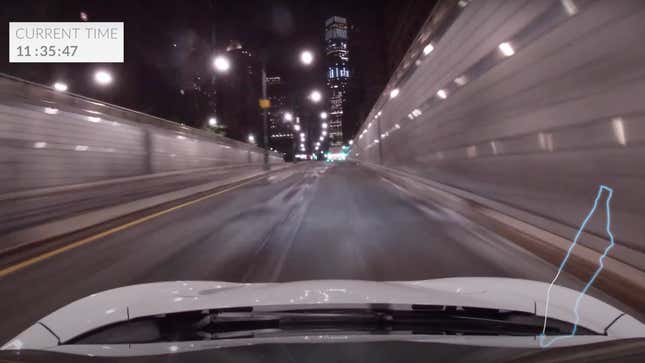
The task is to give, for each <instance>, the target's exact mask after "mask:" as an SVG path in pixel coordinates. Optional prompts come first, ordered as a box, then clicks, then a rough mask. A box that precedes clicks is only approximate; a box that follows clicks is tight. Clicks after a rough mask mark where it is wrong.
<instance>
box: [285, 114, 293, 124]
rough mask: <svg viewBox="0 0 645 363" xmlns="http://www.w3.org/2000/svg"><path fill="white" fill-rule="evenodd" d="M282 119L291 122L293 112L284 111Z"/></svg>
mask: <svg viewBox="0 0 645 363" xmlns="http://www.w3.org/2000/svg"><path fill="white" fill-rule="evenodd" d="M284 120H285V121H288V122H291V121H293V114H292V113H291V112H285V113H284Z"/></svg>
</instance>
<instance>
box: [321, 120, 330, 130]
mask: <svg viewBox="0 0 645 363" xmlns="http://www.w3.org/2000/svg"><path fill="white" fill-rule="evenodd" d="M320 126H322V128H323V129H326V128H327V126H329V125H327V123H326V122H323V123H322V125H320Z"/></svg>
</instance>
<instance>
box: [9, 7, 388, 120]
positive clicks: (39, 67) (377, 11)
mask: <svg viewBox="0 0 645 363" xmlns="http://www.w3.org/2000/svg"><path fill="white" fill-rule="evenodd" d="M2 7H3V17H4V18H5V21H80V16H79V14H80V12H81V11H84V12H86V13H87V15H88V16H89V19H88V21H123V22H124V23H125V47H126V48H125V63H123V64H105V65H101V64H9V63H8V52H7V46H6V45H5V46H3V47H2V52H4V53H3V54H2V55H1V57H2V59H3V63H2V69H0V71H2V72H4V73H8V74H11V75H15V76H18V77H21V78H24V79H27V80H30V81H35V82H38V83H43V84H52V83H53V82H54V81H55V80H58V79H62V80H65V81H66V82H67V83H68V84H69V86H70V91H71V92H74V93H79V94H82V95H86V96H89V97H94V98H99V99H102V100H105V101H108V102H111V103H114V104H117V105H121V106H125V107H129V108H133V109H136V110H138V111H143V112H146V113H150V114H154V115H157V116H161V117H166V118H170V119H173V120H175V121H181V122H185V123H187V124H190V125H198V124H199V122H201V121H203V120H177V119H176V118H177V117H181V115H177V114H174V113H173V110H172V107H173V105H176V104H177V102H182V101H181V98H180V97H181V96H180V95H179V92H178V90H179V89H181V88H182V87H186V86H187V84H189V83H191V82H192V81H193V79H194V77H195V76H201V77H204V76H205V77H211V76H212V74H213V70H212V64H211V59H212V53H213V51H212V48H211V44H212V43H211V38H212V37H213V36H214V39H215V47H216V50H223V49H225V48H226V46H227V45H228V44H229V42H230V41H231V40H239V41H240V42H241V44H242V45H243V46H244V48H247V49H249V50H251V51H253V52H256V53H265V54H267V56H268V61H267V64H268V66H267V67H268V74H269V75H272V74H279V75H281V76H282V77H283V78H284V79H285V81H286V82H287V83H288V85H289V87H290V88H291V89H292V90H293V91H294V92H299V90H302V92H306V90H308V89H309V88H311V87H314V86H315V87H319V88H324V75H325V70H324V62H323V60H322V58H318V59H317V60H318V61H317V62H316V64H315V66H314V67H313V68H310V69H307V70H305V69H303V68H302V66H301V65H299V64H298V58H297V57H298V52H299V51H300V50H301V49H303V48H308V49H311V50H313V51H315V52H316V53H317V55H318V56H322V54H323V39H324V31H323V28H324V20H325V19H326V18H328V17H330V16H332V15H339V16H344V17H347V18H348V21H349V23H350V26H351V29H350V62H351V67H352V69H353V70H354V75H355V77H354V88H355V90H354V94H353V95H351V96H352V102H350V105H348V110H347V112H348V118H351V119H352V120H348V122H349V123H354V124H358V123H359V122H360V120H359V118H360V116H359V114H360V113H361V112H362V113H364V112H365V109H366V108H368V106H367V105H368V104H371V102H373V100H371V99H365V96H364V94H365V91H366V90H367V89H374V88H382V87H383V86H384V85H385V81H386V78H385V76H384V71H383V69H384V62H385V60H384V51H383V46H382V45H383V37H384V34H383V16H384V8H385V7H384V4H383V1H381V0H375V1H365V2H363V1H347V0H344V1H342V0H341V1H312V0H298V1H252V0H249V1H247V0H245V1H224V0H191V1H159V0H157V1H151V0H141V1H137V0H130V1H87V0H83V1H81V0H65V1H62V0H48V1H40V0H36V1H33V0H32V1H14V0H9V1H7V0H3V4H2ZM5 24H7V23H6V22H5ZM7 30H8V26H6V25H5V26H4V27H3V28H2V32H3V34H0V38H2V39H4V41H5V42H6V39H7V38H8V34H6V32H7ZM100 67H104V68H108V69H110V70H111V71H112V72H113V73H114V75H115V82H114V84H113V85H111V86H110V87H108V88H105V89H98V88H97V87H95V86H94V85H93V84H92V82H91V76H92V71H93V70H94V69H97V68H100ZM231 126H233V127H234V125H231Z"/></svg>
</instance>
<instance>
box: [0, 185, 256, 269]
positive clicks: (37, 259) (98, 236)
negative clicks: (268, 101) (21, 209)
mask: <svg viewBox="0 0 645 363" xmlns="http://www.w3.org/2000/svg"><path fill="white" fill-rule="evenodd" d="M258 179H260V178H253V179H251V180H247V181H245V182H242V183H240V184H237V185H235V186H232V187H229V188H226V189H223V190H220V191H218V192H214V193H211V194H208V195H205V196H203V197H199V198H197V199H194V200H191V201H188V202H185V203H182V204H179V205H176V206H174V207H171V208H168V209H165V210H162V211H159V212H156V213H153V214H150V215H147V216H145V217H142V218H139V219H137V220H134V221H132V222H128V223H126V224H123V225H120V226H118V227H114V228H112V229H108V230H107V231H103V232H101V233H98V234H95V235H93V236H90V237H87V238H84V239H82V240H79V241H76V242H73V243H70V244H67V245H65V246H63V247H60V248H57V249H55V250H52V251H49V252H45V253H43V254H41V255H38V256H35V257H32V258H29V259H27V260H24V261H22V262H19V263H17V264H15V265H12V266H9V267H6V268H4V269H2V270H0V278H1V277H4V276H7V275H9V274H11V273H14V272H16V271H18V270H21V269H23V268H25V267H28V266H31V265H33V264H35V263H38V262H40V261H43V260H46V259H48V258H50V257H54V256H56V255H60V254H61V253H63V252H66V251H69V250H71V249H74V248H77V247H80V246H83V245H85V244H88V243H90V242H93V241H96V240H98V239H101V238H103V237H106V236H109V235H111V234H114V233H116V232H119V231H122V230H124V229H127V228H130V227H133V226H136V225H138V224H141V223H143V222H147V221H149V220H151V219H154V218H157V217H160V216H162V215H164V214H167V213H170V212H172V211H175V210H177V209H180V208H184V207H187V206H189V205H192V204H195V203H198V202H201V201H202V200H205V199H208V198H212V197H215V196H218V195H220V194H223V193H226V192H230V191H231V190H234V189H237V188H239V187H242V186H244V185H246V184H249V183H251V182H254V181H257V180H258Z"/></svg>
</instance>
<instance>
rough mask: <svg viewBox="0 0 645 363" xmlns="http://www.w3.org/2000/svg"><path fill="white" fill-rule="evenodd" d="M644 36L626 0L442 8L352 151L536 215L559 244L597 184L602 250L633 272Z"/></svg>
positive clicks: (640, 211)
mask: <svg viewBox="0 0 645 363" xmlns="http://www.w3.org/2000/svg"><path fill="white" fill-rule="evenodd" d="M643 35H645V2H643V1H638V0H616V1H584V0H540V1H534V0H516V1H501V0H487V1H447V2H446V1H444V2H442V4H440V5H439V6H438V7H437V8H435V12H434V13H433V14H432V15H431V16H430V18H429V19H428V21H427V22H426V24H425V25H424V27H423V28H422V29H421V31H420V32H419V35H418V37H417V38H416V40H415V42H414V43H413V45H412V46H411V48H410V49H409V50H408V53H407V54H406V56H405V57H404V59H403V61H402V62H401V64H400V65H399V67H398V69H397V71H396V72H395V73H394V76H393V77H392V79H391V80H390V82H389V84H388V86H387V87H386V89H385V90H384V92H383V94H382V95H381V97H380V98H379V100H378V101H377V103H376V104H375V106H374V108H373V109H372V111H371V112H370V114H369V116H368V118H367V119H366V120H365V122H364V123H363V125H362V127H361V128H360V129H359V133H358V135H357V136H356V137H355V139H354V144H353V146H352V150H351V155H350V156H351V157H352V158H354V159H357V160H359V161H362V162H368V163H374V164H381V165H383V166H386V167H389V168H395V169H398V170H401V171H405V172H408V173H411V174H414V175H417V176H421V177H423V178H426V179H429V180H433V181H437V182H440V183H443V184H445V185H448V186H452V187H456V188H459V189H462V190H465V191H469V192H472V193H475V194H477V195H479V196H483V197H485V198H488V199H489V200H492V201H495V202H501V203H503V204H505V205H508V206H512V207H514V208H516V209H517V210H521V211H524V212H528V213H529V214H531V215H533V216H539V217H540V218H541V219H542V220H543V221H552V222H553V224H552V225H550V226H549V225H548V223H547V224H546V226H547V228H551V229H552V231H554V232H556V233H558V234H560V235H563V234H564V236H565V237H567V238H573V235H574V233H575V230H576V228H577V227H578V226H579V224H580V223H581V222H582V220H583V219H584V217H585V215H586V213H587V212H588V211H589V209H590V208H591V206H592V204H593V200H594V196H595V194H596V192H597V190H598V187H599V186H600V185H601V184H604V185H607V186H609V187H611V188H613V189H614V191H615V193H614V197H613V199H612V202H611V206H612V216H611V217H612V219H611V222H612V230H613V232H614V235H615V237H616V240H617V241H618V243H619V245H618V246H617V248H615V249H614V250H613V251H612V255H617V256H619V257H620V259H622V260H623V261H625V262H628V263H630V264H632V265H635V266H640V267H641V268H643V267H645V239H644V238H643V236H644V234H645V223H644V222H645V149H644V147H643V146H644V142H645V47H644V46H643V44H644V43H643ZM428 44H432V46H431V47H428ZM424 50H425V52H424ZM394 89H398V95H396V97H391V96H394V95H395V94H396V91H395V92H394V93H391V91H393V90H394ZM518 218H523V217H519V216H518ZM604 223H605V216H604V213H600V214H598V215H596V216H595V217H594V218H593V219H592V220H591V224H590V226H589V229H588V230H587V231H588V232H590V233H588V234H586V235H585V236H586V237H585V238H583V240H582V243H583V244H586V245H588V246H590V247H592V248H594V249H596V250H598V251H600V250H602V249H603V248H605V247H606V246H607V234H606V233H605V224H604ZM557 226H567V227H570V228H567V229H561V228H559V227H557Z"/></svg>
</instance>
